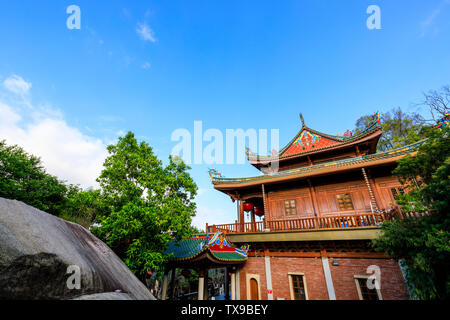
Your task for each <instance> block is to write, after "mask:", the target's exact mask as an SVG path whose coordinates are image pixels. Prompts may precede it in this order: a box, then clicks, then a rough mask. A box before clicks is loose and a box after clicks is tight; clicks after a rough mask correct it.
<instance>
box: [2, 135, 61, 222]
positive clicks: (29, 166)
mask: <svg viewBox="0 0 450 320" xmlns="http://www.w3.org/2000/svg"><path fill="white" fill-rule="evenodd" d="M0 177H1V179H0V197H3V198H7V199H15V200H19V201H23V202H25V203H26V204H28V205H30V206H33V207H35V208H37V209H40V210H43V211H46V212H48V213H51V214H55V215H58V214H59V213H60V212H61V209H62V208H63V207H64V204H65V201H66V192H67V187H66V185H65V184H64V183H63V182H61V181H59V180H58V179H57V178H56V177H54V176H52V175H50V174H48V173H47V172H46V171H45V169H44V167H43V165H42V162H41V159H40V158H38V157H35V156H33V155H30V154H28V153H27V152H25V150H23V149H22V148H21V147H19V146H17V145H13V146H9V145H7V144H6V141H4V140H3V141H0Z"/></svg>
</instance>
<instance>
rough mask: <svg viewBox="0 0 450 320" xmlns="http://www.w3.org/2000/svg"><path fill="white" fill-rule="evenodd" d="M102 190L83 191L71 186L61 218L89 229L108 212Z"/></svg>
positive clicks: (68, 188)
mask: <svg viewBox="0 0 450 320" xmlns="http://www.w3.org/2000/svg"><path fill="white" fill-rule="evenodd" d="M107 210H108V209H107V207H106V206H105V202H104V201H103V197H102V195H101V191H100V190H95V189H88V190H83V189H81V188H80V187H79V186H74V185H69V186H68V187H67V195H66V201H65V204H64V206H63V207H62V209H61V213H60V214H59V217H60V218H62V219H65V220H69V221H72V222H75V223H78V224H80V225H82V226H83V227H85V228H89V226H91V225H92V223H93V222H94V221H95V220H97V219H98V218H101V217H102V216H104V215H105V214H106V213H107V212H108V211H107Z"/></svg>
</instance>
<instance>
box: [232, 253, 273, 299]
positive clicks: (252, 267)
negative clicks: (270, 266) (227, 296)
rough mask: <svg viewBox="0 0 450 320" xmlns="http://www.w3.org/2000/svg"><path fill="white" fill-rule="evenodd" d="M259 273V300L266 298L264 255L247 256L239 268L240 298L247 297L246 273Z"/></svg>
mask: <svg viewBox="0 0 450 320" xmlns="http://www.w3.org/2000/svg"><path fill="white" fill-rule="evenodd" d="M249 273H250V274H259V279H260V281H259V288H260V290H261V292H260V294H261V300H267V283H266V267H265V264H264V257H249V258H248V260H247V262H246V263H245V264H244V267H243V268H242V269H241V270H240V274H239V281H240V291H241V300H247V299H249V298H248V297H247V284H246V282H247V274H249Z"/></svg>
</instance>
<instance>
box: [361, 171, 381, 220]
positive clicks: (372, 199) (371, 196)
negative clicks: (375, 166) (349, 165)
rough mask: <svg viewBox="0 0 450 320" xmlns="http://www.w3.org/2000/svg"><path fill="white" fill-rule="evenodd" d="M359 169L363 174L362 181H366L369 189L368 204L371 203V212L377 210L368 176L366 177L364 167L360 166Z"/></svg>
mask: <svg viewBox="0 0 450 320" xmlns="http://www.w3.org/2000/svg"><path fill="white" fill-rule="evenodd" d="M361 171H362V174H363V177H364V181H365V182H366V186H367V189H368V190H369V197H370V204H371V208H372V213H374V212H379V210H378V205H377V201H376V199H375V196H374V195H373V191H372V186H371V185H370V181H369V178H368V177H367V173H366V169H365V168H361Z"/></svg>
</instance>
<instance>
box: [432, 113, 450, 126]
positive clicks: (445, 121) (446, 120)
mask: <svg viewBox="0 0 450 320" xmlns="http://www.w3.org/2000/svg"><path fill="white" fill-rule="evenodd" d="M449 124H450V113H446V114H445V115H444V116H443V117H442V118H441V119H439V120H438V121H437V124H436V125H435V126H434V128H436V129H437V128H442V127H447V126H448V125H449Z"/></svg>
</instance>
